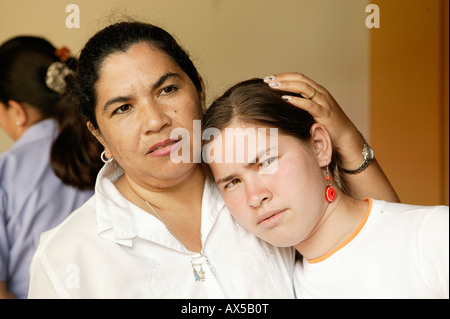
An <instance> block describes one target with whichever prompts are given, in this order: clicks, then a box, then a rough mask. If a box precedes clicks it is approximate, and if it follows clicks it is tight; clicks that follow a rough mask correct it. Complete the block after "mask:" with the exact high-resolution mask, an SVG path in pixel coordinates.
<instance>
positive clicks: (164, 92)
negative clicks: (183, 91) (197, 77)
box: [160, 85, 178, 95]
mask: <svg viewBox="0 0 450 319" xmlns="http://www.w3.org/2000/svg"><path fill="white" fill-rule="evenodd" d="M176 90H178V87H177V86H176V85H169V86H166V87H165V88H163V89H162V90H161V93H160V95H170V94H172V93H174V92H175V91H176Z"/></svg>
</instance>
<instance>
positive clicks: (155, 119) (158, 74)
mask: <svg viewBox="0 0 450 319" xmlns="http://www.w3.org/2000/svg"><path fill="white" fill-rule="evenodd" d="M96 91H97V105H96V109H95V115H96V118H97V122H98V126H99V130H96V131H94V134H95V135H96V136H97V138H98V139H99V141H100V142H101V143H102V144H103V146H104V147H105V151H106V156H107V157H114V159H115V160H116V161H117V162H118V163H119V164H120V165H121V166H122V168H123V169H124V170H125V173H126V174H127V175H128V176H129V177H131V178H132V179H133V180H135V181H136V182H139V181H141V182H142V183H144V184H145V183H146V182H150V183H151V181H152V179H154V181H159V182H160V183H161V181H174V180H178V179H180V178H183V176H186V174H187V173H188V172H190V171H191V170H192V169H193V168H194V167H195V164H193V160H192V156H193V154H192V145H193V134H192V133H193V120H196V119H199V117H200V114H201V111H200V110H201V108H202V103H204V101H203V99H202V97H201V96H200V95H199V93H198V91H197V90H196V88H195V86H194V84H193V83H192V81H191V80H190V79H189V77H188V76H187V74H186V73H185V72H184V71H183V70H182V69H181V68H180V67H179V66H178V64H177V63H176V62H175V61H174V60H173V59H172V58H170V57H169V56H168V55H166V54H165V53H164V52H163V51H161V50H159V49H157V48H155V47H153V46H151V45H149V44H147V43H138V44H134V45H132V46H131V47H130V48H129V49H128V50H127V51H125V52H117V53H114V54H112V55H110V56H109V57H108V58H107V59H106V60H105V61H104V62H103V64H102V66H101V69H100V72H99V80H98V82H97V84H96ZM202 94H203V93H202ZM175 128H183V129H186V130H187V132H189V136H184V137H183V138H172V139H170V136H171V132H172V130H173V129H175ZM91 130H92V128H91ZM174 148H176V150H174ZM180 148H182V149H183V150H184V151H186V149H189V150H190V158H191V160H190V161H189V162H188V163H175V162H174V161H172V160H171V157H170V153H171V151H172V152H177V150H179V151H181V150H180ZM142 183H141V184H142ZM161 185H162V184H161Z"/></svg>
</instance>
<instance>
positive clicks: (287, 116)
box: [202, 79, 348, 192]
mask: <svg viewBox="0 0 450 319" xmlns="http://www.w3.org/2000/svg"><path fill="white" fill-rule="evenodd" d="M283 95H291V96H297V97H302V96H301V95H300V94H296V93H292V92H284V91H280V90H274V89H272V88H270V86H269V85H267V84H266V83H265V82H264V81H263V80H262V79H251V80H247V81H243V82H240V83H237V84H236V85H234V86H233V87H231V88H230V89H228V90H227V91H226V92H225V93H224V94H223V95H222V96H221V97H219V98H217V99H216V100H215V101H214V102H213V103H212V104H211V106H210V107H209V108H208V110H207V111H206V112H205V114H204V115H203V121H202V122H203V129H208V128H216V129H218V130H219V131H222V130H223V129H225V128H226V127H228V126H229V125H230V124H232V123H233V122H235V121H241V122H243V123H248V124H256V125H261V126H263V127H268V128H278V130H279V132H280V133H283V134H287V135H289V136H292V137H294V138H296V139H298V140H300V141H307V140H308V139H310V138H311V134H310V129H311V126H312V125H313V124H314V123H316V121H315V120H314V118H313V117H312V116H311V115H310V114H309V113H308V112H306V111H304V110H302V109H300V108H298V107H295V106H293V105H292V104H290V103H289V102H286V101H285V100H283V99H282V96H283ZM202 142H203V145H202V146H203V147H205V146H206V145H207V144H208V143H209V142H210V141H202ZM339 162H340V161H339V157H338V154H337V152H335V151H333V155H332V160H331V163H330V164H329V167H330V170H331V171H332V172H333V175H334V177H335V181H336V183H337V184H338V186H339V187H340V188H341V189H342V191H343V192H347V189H348V188H347V186H346V185H345V184H344V183H343V181H342V180H341V179H340V178H339V167H338V166H339ZM202 167H203V170H204V172H205V175H206V176H207V177H208V178H209V179H210V180H212V179H213V175H212V172H211V170H210V168H209V166H208V165H207V164H205V163H203V164H202Z"/></svg>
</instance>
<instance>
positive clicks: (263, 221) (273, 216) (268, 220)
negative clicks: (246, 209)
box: [257, 209, 287, 228]
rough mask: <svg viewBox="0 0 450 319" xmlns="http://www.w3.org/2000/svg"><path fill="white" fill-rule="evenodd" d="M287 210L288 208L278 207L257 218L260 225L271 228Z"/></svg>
mask: <svg viewBox="0 0 450 319" xmlns="http://www.w3.org/2000/svg"><path fill="white" fill-rule="evenodd" d="M286 210H287V209H277V210H271V211H268V212H265V213H263V214H261V215H260V216H259V217H258V220H257V223H258V226H260V227H263V228H271V227H273V226H275V225H276V224H277V223H278V221H279V220H280V218H281V217H282V215H283V213H284V212H285V211H286Z"/></svg>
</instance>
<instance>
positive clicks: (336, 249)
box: [305, 198, 373, 264]
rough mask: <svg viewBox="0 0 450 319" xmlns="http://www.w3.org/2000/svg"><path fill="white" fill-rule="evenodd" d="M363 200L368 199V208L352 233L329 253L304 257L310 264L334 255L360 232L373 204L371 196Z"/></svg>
mask: <svg viewBox="0 0 450 319" xmlns="http://www.w3.org/2000/svg"><path fill="white" fill-rule="evenodd" d="M364 201H368V202H369V208H368V209H367V211H366V214H365V215H364V218H363V220H362V221H361V223H360V224H359V225H358V227H357V228H356V229H355V230H354V231H353V233H351V235H350V236H349V237H348V238H347V239H346V240H345V241H344V242H343V243H342V244H340V245H339V246H338V247H336V248H335V249H333V250H332V251H330V252H329V253H326V254H325V255H323V256H321V257H317V258H314V259H306V258H305V260H307V261H308V262H309V263H310V264H317V263H319V262H321V261H324V260H325V259H327V258H329V257H331V256H332V255H334V254H335V253H336V252H338V251H339V250H341V249H342V248H344V247H345V246H347V245H348V244H349V243H350V242H351V241H352V240H353V239H355V237H356V236H357V235H358V234H359V233H360V232H361V230H362V229H363V228H364V225H365V224H366V222H367V220H368V219H369V215H370V212H371V211H372V205H373V201H372V199H371V198H366V199H364Z"/></svg>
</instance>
